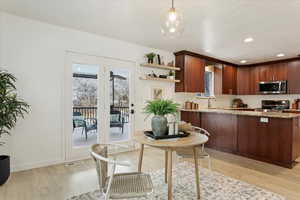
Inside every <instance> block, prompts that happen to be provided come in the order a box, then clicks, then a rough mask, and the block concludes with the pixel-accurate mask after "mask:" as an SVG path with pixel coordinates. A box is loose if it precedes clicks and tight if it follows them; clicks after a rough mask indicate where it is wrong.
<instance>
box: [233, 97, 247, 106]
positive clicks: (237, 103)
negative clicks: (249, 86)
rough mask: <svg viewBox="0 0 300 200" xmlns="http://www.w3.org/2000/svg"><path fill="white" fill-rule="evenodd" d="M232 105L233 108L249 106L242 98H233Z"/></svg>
mask: <svg viewBox="0 0 300 200" xmlns="http://www.w3.org/2000/svg"><path fill="white" fill-rule="evenodd" d="M231 106H232V108H247V107H248V105H247V104H244V102H243V100H242V99H233V100H232V104H231Z"/></svg>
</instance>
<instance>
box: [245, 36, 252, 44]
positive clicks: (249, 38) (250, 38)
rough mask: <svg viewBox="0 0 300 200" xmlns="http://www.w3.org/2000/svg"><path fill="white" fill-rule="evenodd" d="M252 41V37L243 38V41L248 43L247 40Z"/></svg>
mask: <svg viewBox="0 0 300 200" xmlns="http://www.w3.org/2000/svg"><path fill="white" fill-rule="evenodd" d="M253 41H254V39H253V38H252V37H248V38H246V39H244V42H245V43H249V42H253Z"/></svg>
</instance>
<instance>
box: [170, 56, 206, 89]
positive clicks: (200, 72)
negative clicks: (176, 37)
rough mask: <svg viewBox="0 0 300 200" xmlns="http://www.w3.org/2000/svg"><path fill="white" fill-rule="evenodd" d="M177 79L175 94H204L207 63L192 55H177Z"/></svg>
mask: <svg viewBox="0 0 300 200" xmlns="http://www.w3.org/2000/svg"><path fill="white" fill-rule="evenodd" d="M176 67H179V68H180V71H177V72H176V75H175V76H176V79H178V80H180V82H179V83H176V84H175V92H197V93H204V90H205V88H204V73H205V61H204V60H203V59H201V58H198V57H194V56H190V55H184V54H181V55H176Z"/></svg>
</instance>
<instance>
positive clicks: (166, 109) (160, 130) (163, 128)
mask: <svg viewBox="0 0 300 200" xmlns="http://www.w3.org/2000/svg"><path fill="white" fill-rule="evenodd" d="M178 106H179V104H177V103H175V102H173V101H172V100H164V99H158V100H152V101H147V104H146V107H145V108H144V111H145V113H146V114H148V116H149V115H151V114H153V115H154V117H152V120H151V127H152V132H153V134H154V135H155V136H164V135H167V134H168V120H167V118H166V116H167V115H176V113H177V112H178ZM148 116H147V117H148Z"/></svg>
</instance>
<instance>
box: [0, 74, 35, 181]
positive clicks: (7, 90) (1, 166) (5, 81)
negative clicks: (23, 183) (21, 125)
mask: <svg viewBox="0 0 300 200" xmlns="http://www.w3.org/2000/svg"><path fill="white" fill-rule="evenodd" d="M16 80H17V79H16V77H15V76H14V75H12V74H10V73H8V72H6V71H3V70H1V71H0V88H1V90H0V97H1V98H0V104H1V105H2V109H1V114H0V121H1V124H0V138H1V136H4V135H9V134H10V131H11V129H13V128H14V127H15V126H16V123H17V120H18V118H19V117H21V118H24V114H25V113H28V112H29V109H30V107H29V105H28V104H27V103H26V102H24V101H23V100H22V99H20V98H19V97H18V96H17V91H16V87H15V82H16ZM3 144H4V142H1V141H0V146H2V145H3ZM9 175H10V157H9V156H7V155H0V185H3V184H4V183H5V182H6V181H7V179H8V178H9Z"/></svg>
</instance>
